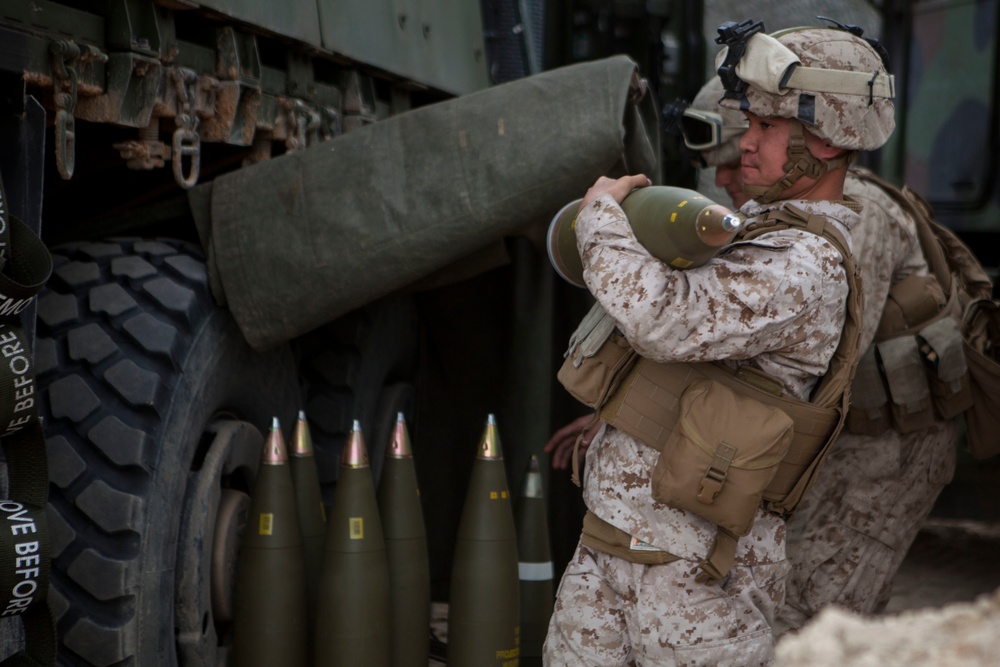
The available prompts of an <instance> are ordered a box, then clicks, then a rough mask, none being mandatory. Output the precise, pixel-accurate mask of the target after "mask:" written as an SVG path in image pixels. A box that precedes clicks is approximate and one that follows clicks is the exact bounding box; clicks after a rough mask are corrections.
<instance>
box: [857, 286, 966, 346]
mask: <svg viewBox="0 0 1000 667" xmlns="http://www.w3.org/2000/svg"><path fill="white" fill-rule="evenodd" d="M947 301H948V299H947V298H946V297H945V294H944V290H942V289H941V285H940V283H938V280H937V278H936V277H934V276H933V275H928V276H918V275H911V276H907V277H906V278H904V279H903V280H901V281H899V282H898V283H896V284H895V285H893V286H892V287H890V288H889V294H888V296H887V298H886V300H885V307H884V308H883V309H882V317H881V319H880V320H879V324H878V329H877V330H876V332H875V340H881V339H883V338H889V337H891V336H893V335H895V334H896V333H898V332H900V331H903V330H905V329H910V328H913V327H915V326H917V325H919V324H920V323H922V322H926V321H927V320H929V319H931V318H933V317H935V316H936V315H937V314H938V313H939V312H940V311H941V308H943V307H944V305H945V304H946V303H947Z"/></svg>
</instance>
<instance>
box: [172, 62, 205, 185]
mask: <svg viewBox="0 0 1000 667" xmlns="http://www.w3.org/2000/svg"><path fill="white" fill-rule="evenodd" d="M170 75H171V78H172V79H173V80H174V89H175V90H176V91H177V102H178V113H177V117H176V119H175V120H176V122H177V129H176V130H174V136H173V146H172V148H173V153H172V156H171V161H172V163H173V168H174V180H176V181H177V184H178V185H179V186H181V187H182V188H185V189H187V188H190V187H193V186H194V185H195V184H196V183H197V182H198V175H199V172H200V170H201V138H200V137H199V136H198V131H197V130H198V96H197V91H196V90H195V86H196V84H197V83H198V75H197V74H196V73H195V72H193V71H191V70H189V69H184V68H176V69H174V70H171V73H170ZM185 156H187V157H188V158H189V159H190V169H189V170H188V172H187V174H185V173H184V157H185Z"/></svg>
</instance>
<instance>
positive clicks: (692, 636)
mask: <svg viewBox="0 0 1000 667" xmlns="http://www.w3.org/2000/svg"><path fill="white" fill-rule="evenodd" d="M694 568H695V564H694V563H692V562H690V561H686V560H679V561H675V562H673V563H667V564H664V565H640V564H637V563H631V562H628V561H626V560H623V559H621V558H618V557H615V556H610V555H608V554H605V553H601V552H599V551H594V550H592V549H590V548H588V547H586V546H584V545H582V544H578V545H577V548H576V553H575V554H574V556H573V559H572V560H571V561H570V563H569V565H568V566H567V568H566V572H565V574H564V575H563V578H562V581H561V582H560V584H559V591H558V593H557V595H556V602H555V608H554V610H553V612H552V618H551V620H550V622H549V630H548V636H547V637H546V640H545V650H544V664H545V665H546V666H547V667H582V666H584V665H586V666H592V667H623V666H625V665H629V666H631V667H642V666H651V665H655V666H656V667H672V666H677V667H695V666H705V667H709V666H711V667H727V666H729V667H757V666H758V665H769V664H771V660H772V658H773V649H774V646H773V645H774V642H773V639H772V635H771V623H772V622H773V620H774V614H775V612H776V610H777V608H778V607H779V605H780V604H781V599H782V591H783V590H784V578H785V575H786V574H787V572H788V564H787V562H786V561H781V562H778V563H770V564H767V565H756V566H753V567H750V566H745V565H739V564H737V565H734V566H733V569H732V571H731V572H730V573H729V575H728V576H727V577H726V578H725V579H723V580H722V581H721V582H720V583H719V584H714V585H706V584H699V583H697V582H696V581H695V580H694V578H695V574H694V573H693V572H692V570H693V569H694Z"/></svg>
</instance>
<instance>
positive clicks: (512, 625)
mask: <svg viewBox="0 0 1000 667" xmlns="http://www.w3.org/2000/svg"><path fill="white" fill-rule="evenodd" d="M518 588H519V579H518V568H517V538H516V534H515V530H514V514H513V512H512V510H511V500H510V493H509V492H508V490H507V474H506V472H505V470H504V462H503V455H502V452H501V449H500V437H499V434H498V432H497V424H496V419H495V418H494V416H493V415H489V417H488V418H487V421H486V428H485V430H484V431H483V436H482V438H481V439H480V441H479V449H478V452H477V455H476V459H475V461H474V462H473V465H472V475H471V479H470V481H469V489H468V492H467V493H466V497H465V505H464V506H463V509H462V518H461V520H460V522H459V527H458V534H457V536H456V545H455V558H454V563H453V565H452V573H451V594H450V602H449V609H448V664H449V665H450V666H452V667H491V666H492V667H516V665H517V664H518V656H519V651H520V647H519V636H520V608H519V593H518Z"/></svg>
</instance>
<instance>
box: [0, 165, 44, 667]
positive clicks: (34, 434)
mask: <svg viewBox="0 0 1000 667" xmlns="http://www.w3.org/2000/svg"><path fill="white" fill-rule="evenodd" d="M7 204H8V202H7V197H6V192H4V189H3V182H2V179H0V444H2V445H3V450H4V455H5V457H6V459H7V471H8V477H9V479H10V493H9V496H10V498H9V499H2V500H0V616H3V617H15V616H17V617H20V618H21V619H22V622H23V624H24V637H25V648H24V650H22V651H20V652H19V653H16V654H15V655H13V656H11V657H9V658H8V659H7V660H5V661H4V665H9V666H10V667H52V666H54V665H55V664H56V632H55V624H54V623H53V620H52V613H51V611H50V609H49V605H48V589H49V571H50V555H49V545H50V541H49V531H48V522H47V520H46V515H45V506H46V504H47V503H48V496H49V480H48V460H47V456H46V452H45V436H44V434H43V433H42V426H41V423H40V422H39V419H38V407H37V400H38V397H37V392H36V385H35V368H34V361H33V359H32V354H31V341H29V340H28V338H27V334H26V333H25V331H24V328H23V327H22V326H21V319H20V317H19V315H20V314H21V313H22V312H23V311H24V310H26V309H27V308H28V307H29V306H30V305H31V303H32V301H33V300H34V298H35V295H36V294H38V291H39V290H40V289H41V288H42V285H44V284H45V282H46V281H47V280H48V278H49V275H50V274H51V272H52V258H51V256H50V255H49V252H48V249H46V247H45V245H44V244H43V243H42V241H41V239H39V238H38V236H36V235H35V233H34V232H33V231H31V229H30V228H29V227H28V226H27V225H25V224H24V223H22V222H21V221H20V220H18V219H17V218H15V217H14V216H13V215H11V214H10V211H9V210H8V207H7Z"/></svg>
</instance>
